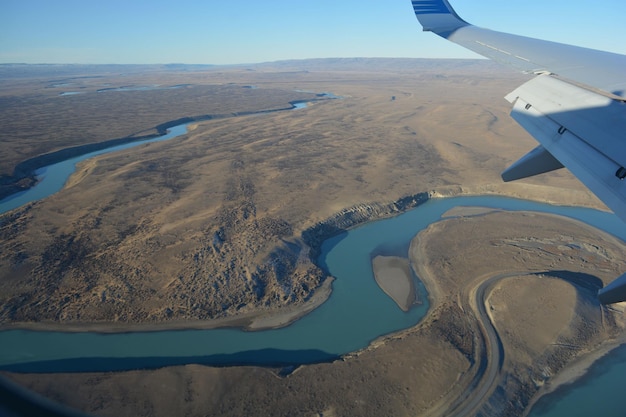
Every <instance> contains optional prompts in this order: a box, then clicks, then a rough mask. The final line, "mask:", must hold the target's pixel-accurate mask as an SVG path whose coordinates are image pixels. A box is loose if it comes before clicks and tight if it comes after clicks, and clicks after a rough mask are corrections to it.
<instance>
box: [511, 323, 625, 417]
mask: <svg viewBox="0 0 626 417" xmlns="http://www.w3.org/2000/svg"><path fill="white" fill-rule="evenodd" d="M624 344H626V334H623V335H621V336H620V337H618V338H616V339H613V340H608V341H607V342H605V343H603V344H602V345H600V346H599V347H597V348H596V349H594V350H592V351H590V352H588V353H586V354H584V355H582V356H581V357H579V358H577V359H576V360H574V361H573V362H571V363H569V364H567V365H566V366H565V367H563V369H561V370H560V371H559V372H557V373H556V374H555V375H554V376H553V377H551V378H550V379H548V380H547V381H546V382H545V383H544V384H543V385H542V386H541V387H540V388H539V389H538V390H537V392H536V393H535V395H533V397H532V398H531V399H530V401H529V402H528V405H527V406H526V408H525V409H524V413H523V414H522V416H523V417H526V416H528V415H529V414H530V412H531V411H532V409H533V407H534V406H535V405H536V404H537V403H538V402H539V401H540V400H541V399H542V398H543V397H545V396H546V395H550V394H552V393H554V392H555V391H557V390H558V389H560V388H562V387H565V386H567V385H571V384H574V383H576V382H577V381H578V380H580V379H581V378H583V377H585V375H587V373H589V371H590V370H591V368H592V367H593V365H594V364H595V363H596V362H597V361H599V360H600V359H602V358H604V357H605V356H606V355H608V354H610V353H611V352H612V351H613V350H615V349H617V348H619V347H620V346H623V345H624Z"/></svg>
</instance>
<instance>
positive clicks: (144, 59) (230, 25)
mask: <svg viewBox="0 0 626 417" xmlns="http://www.w3.org/2000/svg"><path fill="white" fill-rule="evenodd" d="M451 3H452V5H453V6H454V7H455V8H456V10H457V12H458V13H459V14H460V15H461V16H462V17H463V18H465V20H467V21H469V22H471V23H473V24H475V25H478V26H483V27H489V28H491V29H495V30H504V31H509V32H512V33H517V34H522V35H526V36H532V37H540V38H543V39H549V40H554V41H557V42H565V43H572V44H576V45H581V46H587V47H591V48H596V49H603V50H608V51H612V52H618V53H622V54H626V42H625V40H626V35H625V33H624V27H623V23H624V18H625V17H626V1H625V0H602V1H594V2H592V3H590V2H588V1H580V0H524V1H521V0H520V1H515V0H451ZM320 57H426V58H430V57H432V58H439V57H445V58H468V57H475V55H473V54H472V53H470V52H465V50H463V49H462V48H460V47H457V46H455V45H451V44H448V43H447V42H445V41H443V40H440V39H438V38H437V37H436V36H435V35H432V34H427V33H422V32H421V26H419V24H418V22H417V20H416V18H415V16H414V15H413V10H412V6H411V1H410V0H361V1H356V0H306V1H305V0H300V1H298V0H175V1H174V0H172V1H166V0H93V1H92V0H56V1H53V0H0V63H7V62H26V63H94V64H104V63H117V64H128V63H136V64H142V63H147V64H152V63H174V62H176V63H188V64H236V63H253V62H265V61H275V60H280V59H301V58H320Z"/></svg>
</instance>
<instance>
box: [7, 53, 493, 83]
mask: <svg viewBox="0 0 626 417" xmlns="http://www.w3.org/2000/svg"><path fill="white" fill-rule="evenodd" d="M442 65H445V66H446V67H447V68H448V69H449V68H451V67H452V68H454V67H456V68H459V67H463V68H471V67H476V66H478V67H479V68H481V69H484V68H485V67H486V66H491V65H495V64H491V63H489V61H487V60H482V59H430V58H314V59H297V60H284V61H274V62H262V63H251V64H235V65H211V64H179V63H172V64H22V63H11V64H0V78H5V79H6V78H14V77H19V78H27V77H31V76H32V77H37V76H42V75H50V74H54V75H59V76H64V77H65V76H73V75H79V74H86V73H101V74H102V73H120V72H123V73H136V72H163V71H176V72H179V71H207V70H212V69H225V68H242V69H249V70H253V71H254V70H257V69H258V70H268V69H272V70H277V71H376V72H380V71H393V72H404V71H415V70H416V68H419V69H421V70H424V69H436V68H441V66H442Z"/></svg>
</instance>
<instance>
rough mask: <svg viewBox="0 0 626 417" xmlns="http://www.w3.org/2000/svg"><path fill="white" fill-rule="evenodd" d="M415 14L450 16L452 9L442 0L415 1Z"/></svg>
mask: <svg viewBox="0 0 626 417" xmlns="http://www.w3.org/2000/svg"><path fill="white" fill-rule="evenodd" d="M412 3H413V10H415V14H435V13H439V14H446V13H447V14H450V9H449V8H448V6H446V4H445V3H444V2H443V1H442V0H413V2H412Z"/></svg>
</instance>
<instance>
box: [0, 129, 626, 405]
mask: <svg viewBox="0 0 626 417" xmlns="http://www.w3.org/2000/svg"><path fill="white" fill-rule="evenodd" d="M185 132H186V125H180V126H176V127H174V128H172V129H171V130H170V133H169V134H168V135H166V136H162V137H159V138H156V139H151V140H150V141H155V140H167V139H170V138H172V137H176V136H178V135H180V134H182V133H185ZM143 143H145V142H143ZM138 144H140V143H137V142H135V143H132V144H127V145H121V146H117V147H114V148H111V149H107V150H102V151H97V152H93V153H90V154H87V155H83V156H81V157H77V158H73V159H70V160H67V161H64V162H62V163H59V164H54V165H51V166H49V167H46V168H43V169H41V170H39V172H38V174H39V175H41V176H42V180H41V182H40V183H39V184H38V186H37V187H34V188H32V189H30V190H28V191H26V192H24V193H20V194H19V195H17V196H12V197H9V198H7V199H5V200H3V201H2V202H0V212H4V211H7V210H11V209H12V208H15V207H19V206H21V205H23V204H25V203H26V202H28V201H32V200H34V199H40V198H44V197H46V196H48V195H51V194H53V193H55V192H57V191H58V190H60V189H61V188H62V187H63V185H64V184H65V181H66V180H67V178H68V177H69V175H70V174H71V173H72V172H73V170H74V167H75V164H76V163H77V162H79V161H81V160H84V159H87V158H90V157H93V156H96V155H100V154H103V153H105V152H112V151H117V150H122V149H125V148H128V147H131V146H137V145H138ZM460 205H461V206H483V207H494V208H501V209H506V210H534V211H541V212H548V213H555V214H561V215H566V216H569V217H572V218H575V219H579V220H582V221H584V222H586V223H589V224H591V225H593V226H595V227H598V228H600V229H603V230H606V231H609V232H610V233H612V234H614V235H616V236H618V237H620V238H622V239H625V240H626V225H625V224H623V223H622V222H621V221H619V220H618V219H617V218H616V217H615V216H614V215H612V214H610V213H604V212H600V211H597V210H590V209H584V208H573V207H557V206H551V205H547V204H541V203H535V202H530V201H524V200H518V199H512V198H504V197H455V198H446V199H433V200H430V201H428V202H426V203H425V204H423V205H421V206H419V207H417V208H416V209H413V210H411V211H409V212H406V213H404V214H401V215H399V216H396V217H394V218H390V219H384V220H379V221H375V222H371V223H368V224H366V225H364V226H361V227H358V228H355V229H353V230H350V231H348V232H345V233H343V234H341V235H339V236H336V237H333V238H331V239H328V240H327V241H326V242H325V243H324V244H323V246H322V254H321V256H320V258H319V260H318V261H319V263H320V264H321V265H322V266H323V267H325V268H326V269H327V270H328V271H329V273H330V274H332V275H333V276H335V277H336V281H335V282H334V283H333V292H332V295H331V297H330V298H329V300H328V301H327V302H325V303H324V304H323V305H322V306H321V307H319V308H318V309H316V310H315V311H313V312H312V313H310V314H309V315H307V316H305V317H304V318H302V319H300V320H298V321H297V322H296V323H294V324H292V325H290V326H288V327H285V328H281V329H276V330H267V331H259V332H244V331H240V330H236V329H215V330H177V331H157V332H130V333H118V334H97V333H63V332H47V331H27V330H6V331H2V332H0V369H6V370H13V371H18V372H68V371H69V372H72V371H111V370H125V369H138V368H150V367H160V366H165V365H177V364H187V363H204V364H246V363H248V364H285V365H286V364H299V363H309V362H317V361H324V360H329V359H332V358H334V357H337V356H339V355H341V354H344V353H348V352H351V351H355V350H358V349H361V348H363V347H365V346H367V345H368V344H369V343H370V342H371V341H372V340H374V339H376V338H378V337H380V336H381V335H385V334H388V333H391V332H395V331H398V330H400V329H404V328H407V327H410V326H413V325H415V324H416V323H418V322H419V320H421V318H422V317H424V315H425V314H426V312H427V310H428V304H427V303H424V304H422V305H421V306H416V307H414V308H413V309H411V310H410V311H409V312H407V313H404V312H402V311H401V310H400V309H399V308H398V307H397V306H396V305H395V303H394V302H393V301H392V300H391V299H390V298H389V297H387V296H386V295H385V294H384V293H383V292H382V290H381V289H380V288H379V287H378V286H377V285H376V283H375V280H374V277H373V274H372V270H371V256H372V254H373V253H375V254H384V255H398V256H406V255H407V250H408V246H409V243H410V240H411V238H412V237H413V236H414V235H415V234H417V233H418V232H419V231H420V230H422V229H424V228H426V227H427V226H428V225H429V224H431V223H432V222H435V221H437V220H438V219H440V218H441V215H442V214H443V213H445V212H446V211H448V210H449V209H451V208H453V207H456V206H460ZM418 288H419V291H420V296H421V298H422V299H423V300H425V299H426V297H425V291H424V288H423V287H422V286H420V285H418ZM607 364H610V365H607ZM625 382H626V348H620V349H618V350H616V351H614V352H612V353H611V354H609V355H608V356H607V357H605V358H603V359H602V360H601V361H598V363H597V364H596V365H594V367H593V368H592V371H591V372H590V373H589V374H588V375H587V376H585V377H584V378H582V379H581V380H580V382H579V383H577V384H575V385H573V386H569V387H564V388H562V389H560V390H558V391H557V392H556V393H555V394H553V395H550V396H547V397H545V399H543V400H542V401H540V402H539V403H538V405H537V406H536V408H535V410H536V411H534V412H533V413H531V415H532V416H533V417H541V416H562V415H563V416H565V415H567V416H572V415H588V413H587V414H584V413H583V414H581V413H578V414H576V413H577V412H579V411H580V410H582V409H583V408H582V406H581V405H580V399H581V398H584V399H586V400H585V401H587V402H588V403H589V404H594V408H593V410H592V411H591V412H590V413H591V414H597V411H598V410H599V409H598V408H597V403H598V401H603V405H606V406H607V407H608V408H607V409H603V410H602V412H601V414H602V415H604V416H607V415H609V416H610V415H613V416H618V415H620V416H621V415H622V412H623V409H624V406H625V405H626V399H624V397H623V396H621V395H619V394H610V395H609V396H608V397H606V396H605V397H599V396H600V393H606V392H611V391H610V389H615V387H616V386H617V387H619V388H622V387H623V386H624V383H625ZM619 388H618V389H619ZM599 398H602V399H600V400H599Z"/></svg>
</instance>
